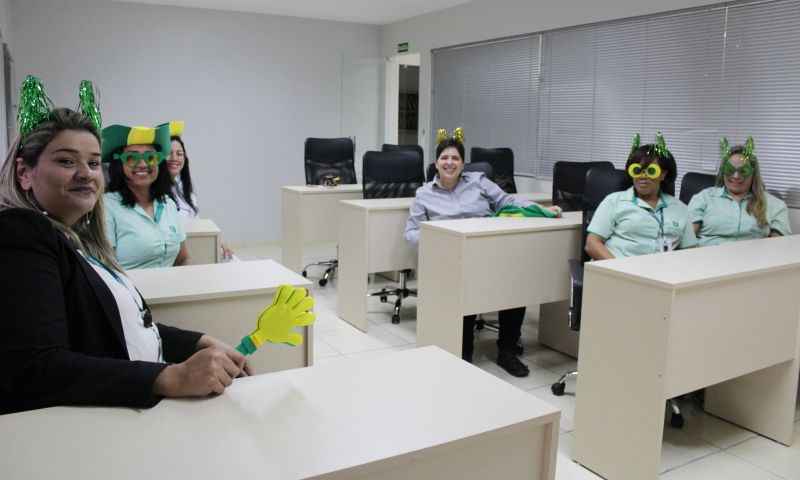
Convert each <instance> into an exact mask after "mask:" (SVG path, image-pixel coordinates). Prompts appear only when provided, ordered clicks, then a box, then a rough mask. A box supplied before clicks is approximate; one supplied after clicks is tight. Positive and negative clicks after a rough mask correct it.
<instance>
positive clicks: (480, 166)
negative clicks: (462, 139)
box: [425, 162, 494, 182]
mask: <svg viewBox="0 0 800 480" xmlns="http://www.w3.org/2000/svg"><path fill="white" fill-rule="evenodd" d="M464 171H465V172H482V173H484V174H485V175H486V177H487V178H488V179H489V180H491V181H494V169H492V166H491V165H489V164H488V163H486V162H477V163H476V162H470V163H467V164H464ZM435 176H436V164H435V163H431V164H430V165H428V170H427V173H426V175H425V178H426V181H428V182H432V181H433V178H434V177H435Z"/></svg>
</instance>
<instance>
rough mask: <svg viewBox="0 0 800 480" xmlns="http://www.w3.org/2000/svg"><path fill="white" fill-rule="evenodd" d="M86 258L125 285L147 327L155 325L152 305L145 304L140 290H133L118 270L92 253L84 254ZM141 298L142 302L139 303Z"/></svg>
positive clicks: (134, 288)
mask: <svg viewBox="0 0 800 480" xmlns="http://www.w3.org/2000/svg"><path fill="white" fill-rule="evenodd" d="M84 258H86V260H88V261H89V263H91V264H93V265H95V266H98V267H100V268H102V269H103V270H105V271H106V272H108V274H109V275H111V277H112V278H113V279H114V281H116V282H117V283H118V284H120V285H122V286H123V287H125V290H127V291H128V294H129V295H130V296H131V299H133V304H134V305H136V308H137V309H139V316H140V317H141V318H142V322H144V326H145V328H150V327H152V326H153V315H152V314H151V313H150V307H148V306H147V305H146V304H145V302H144V297H142V295H141V294H140V293H139V290H137V289H136V287H133V290H131V287H130V286H129V285H128V284H127V283H125V281H124V280H122V277H120V276H119V275H118V274H117V272H115V271H114V269H112V268H108V267H107V266H106V264H104V263H103V262H101V261H100V260H98V259H96V258H94V257H93V256H91V255H84ZM137 297H138V300H137ZM139 300H141V303H139Z"/></svg>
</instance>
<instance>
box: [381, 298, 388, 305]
mask: <svg viewBox="0 0 800 480" xmlns="http://www.w3.org/2000/svg"><path fill="white" fill-rule="evenodd" d="M388 301H389V298H388V297H384V296H381V303H387V302H388Z"/></svg>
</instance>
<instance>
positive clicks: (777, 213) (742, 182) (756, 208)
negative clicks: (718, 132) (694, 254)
mask: <svg viewBox="0 0 800 480" xmlns="http://www.w3.org/2000/svg"><path fill="white" fill-rule="evenodd" d="M720 153H721V156H722V162H721V163H720V166H719V172H718V173H717V185H716V186H714V187H710V188H706V189H705V190H703V191H702V192H700V193H698V194H696V195H695V196H694V197H692V200H691V201H690V202H689V219H690V220H691V222H692V225H693V226H694V231H695V233H696V234H697V237H698V241H699V243H700V246H706V245H719V244H721V243H726V242H734V241H737V240H749V239H754V238H765V237H774V236H779V235H791V233H792V230H791V227H790V226H789V210H788V209H787V208H786V204H785V203H784V202H783V201H782V200H781V199H779V198H778V197H776V196H774V195H771V194H770V193H769V192H767V190H766V188H765V187H764V180H762V178H761V169H760V168H759V164H758V158H757V157H756V154H755V143H754V142H753V138H752V137H750V138H748V139H747V142H745V144H744V145H737V146H735V147H733V148H730V147H729V145H728V139H726V138H723V139H722V141H721V142H720Z"/></svg>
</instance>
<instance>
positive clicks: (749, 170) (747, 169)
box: [722, 160, 755, 178]
mask: <svg viewBox="0 0 800 480" xmlns="http://www.w3.org/2000/svg"><path fill="white" fill-rule="evenodd" d="M736 173H739V176H741V177H742V178H750V177H752V176H753V173H755V169H754V168H753V164H752V163H750V162H746V163H745V164H744V165H742V166H741V167H739V168H736V167H734V166H733V164H732V163H731V161H730V160H725V163H723V164H722V174H723V175H725V176H726V177H732V176H734V175H736Z"/></svg>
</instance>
